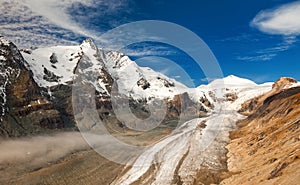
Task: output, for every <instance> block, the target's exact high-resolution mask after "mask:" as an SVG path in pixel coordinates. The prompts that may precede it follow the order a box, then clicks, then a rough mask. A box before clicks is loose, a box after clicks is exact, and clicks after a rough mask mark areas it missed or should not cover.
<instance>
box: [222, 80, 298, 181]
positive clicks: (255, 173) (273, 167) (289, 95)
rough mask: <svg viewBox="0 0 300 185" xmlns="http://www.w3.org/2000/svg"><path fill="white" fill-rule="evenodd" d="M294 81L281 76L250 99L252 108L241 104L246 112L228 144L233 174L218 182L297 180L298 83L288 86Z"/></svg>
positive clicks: (229, 163) (229, 162) (230, 168)
mask: <svg viewBox="0 0 300 185" xmlns="http://www.w3.org/2000/svg"><path fill="white" fill-rule="evenodd" d="M293 82H295V81H293V80H292V81H291V80H290V79H288V78H281V79H280V80H278V81H277V82H276V83H275V84H274V85H273V89H272V91H271V92H269V93H267V94H266V95H263V96H261V97H258V98H255V99H253V100H251V101H252V106H248V108H249V109H251V110H249V109H248V110H247V109H246V107H245V105H244V108H243V110H242V111H241V112H246V114H247V115H249V116H248V117H247V118H246V119H245V120H242V121H240V122H238V123H237V125H238V126H239V129H237V130H235V131H232V132H231V133H230V138H231V142H230V144H229V145H228V146H227V148H228V150H229V153H228V157H229V159H228V168H229V171H230V172H231V173H232V174H234V175H232V176H231V177H230V178H228V179H226V180H224V181H223V182H222V183H221V184H266V185H267V184H270V185H271V184H272V185H273V184H285V185H296V184H299V182H300V160H299V158H300V106H299V105H300V87H293V88H290V89H287V87H288V86H290V83H293ZM251 101H249V102H251ZM249 102H248V105H249Z"/></svg>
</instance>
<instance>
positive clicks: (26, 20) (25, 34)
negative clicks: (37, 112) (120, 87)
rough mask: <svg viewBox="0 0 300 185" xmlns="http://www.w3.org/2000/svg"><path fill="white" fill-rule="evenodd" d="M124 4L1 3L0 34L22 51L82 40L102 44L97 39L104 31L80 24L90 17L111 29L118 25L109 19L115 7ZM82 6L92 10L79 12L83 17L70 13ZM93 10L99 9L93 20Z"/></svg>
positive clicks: (86, 0)
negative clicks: (36, 46) (31, 47)
mask: <svg viewBox="0 0 300 185" xmlns="http://www.w3.org/2000/svg"><path fill="white" fill-rule="evenodd" d="M126 3H127V1H126V0H122V1H117V0H111V1H104V0H103V1H102V0H101V1H96V0H62V1H61V0H44V1H40V0H0V15H1V16H0V25H1V26H0V35H2V36H5V37H7V38H8V39H10V40H12V41H13V42H15V43H16V44H17V45H18V46H19V47H21V48H24V47H29V46H32V45H38V46H49V45H50V46H51V45H64V44H66V45H71V44H77V43H78V41H79V40H82V39H83V38H84V37H90V38H92V39H93V40H95V41H99V42H100V41H103V40H101V37H100V35H101V34H102V33H103V32H101V30H100V29H97V30H93V29H91V28H88V27H85V26H86V25H85V24H83V23H84V22H89V21H86V20H89V19H90V20H93V18H94V19H99V20H101V18H103V19H104V18H105V20H106V21H107V22H109V23H108V24H112V26H114V24H117V23H116V22H115V21H110V20H109V19H108V18H109V17H110V16H111V15H114V14H118V13H119V12H120V10H119V8H118V7H120V6H121V5H122V4H126ZM94 6H98V7H94ZM83 7H85V8H86V9H85V10H89V8H91V10H90V12H81V14H82V16H79V14H76V15H75V14H72V12H74V11H76V9H78V10H80V9H83ZM92 8H99V9H101V11H97V17H96V18H95V17H91V16H96V15H95V14H94V13H93V12H95V10H93V9H92ZM71 10H72V11H71ZM76 13H79V12H78V11H77V12H76ZM83 17H84V18H85V20H83V19H82V18H83ZM107 17H108V18H107ZM90 22H92V21H90ZM103 31H105V30H103Z"/></svg>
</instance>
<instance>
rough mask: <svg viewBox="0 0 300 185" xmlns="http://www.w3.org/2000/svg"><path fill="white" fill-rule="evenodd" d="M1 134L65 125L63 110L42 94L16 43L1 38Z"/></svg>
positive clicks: (29, 131)
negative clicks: (62, 115)
mask: <svg viewBox="0 0 300 185" xmlns="http://www.w3.org/2000/svg"><path fill="white" fill-rule="evenodd" d="M0 56H1V59H0V62H1V67H0V70H1V72H0V76H1V79H0V85H1V124H0V135H2V136H6V137H9V136H21V135H27V134H32V133H39V132H41V131H42V130H45V129H56V128H63V127H64V123H63V121H62V119H61V115H60V113H59V112H58V111H57V110H56V109H55V108H54V107H53V103H52V102H50V101H48V100H47V99H46V98H45V97H44V96H43V95H41V89H40V88H39V86H38V85H37V84H36V83H35V81H34V80H33V78H32V73H31V72H30V71H28V70H27V69H26V67H25V65H26V62H25V61H24V59H23V57H22V55H21V54H20V52H19V50H18V49H17V47H16V46H15V45H14V44H13V43H11V42H9V41H7V40H6V39H4V38H0Z"/></svg>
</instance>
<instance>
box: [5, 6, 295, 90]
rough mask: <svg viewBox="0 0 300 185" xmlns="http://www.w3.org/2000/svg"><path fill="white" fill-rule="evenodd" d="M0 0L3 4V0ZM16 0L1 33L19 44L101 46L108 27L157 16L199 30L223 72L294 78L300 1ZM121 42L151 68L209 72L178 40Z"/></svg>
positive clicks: (258, 78)
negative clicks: (169, 42)
mask: <svg viewBox="0 0 300 185" xmlns="http://www.w3.org/2000/svg"><path fill="white" fill-rule="evenodd" d="M0 2H1V3H2V5H3V3H5V2H6V1H5V0H0ZM16 2H18V4H19V6H16V5H15V4H16V3H14V6H12V5H10V4H9V3H7V2H6V4H4V5H5V6H2V8H4V7H5V9H8V11H1V12H2V13H1V14H2V15H1V18H0V34H1V35H4V36H7V37H9V38H10V39H11V40H13V41H15V42H16V43H17V44H19V45H21V46H22V47H27V46H30V45H37V44H39V45H54V44H76V43H78V42H80V41H81V40H82V39H83V38H85V37H91V38H93V39H94V40H95V42H96V43H98V44H99V45H100V47H101V34H102V33H105V32H106V31H108V30H110V29H112V28H115V27H117V26H119V25H122V24H125V23H130V22H132V21H140V20H163V21H169V22H172V23H176V24H178V25H181V26H183V27H185V28H187V29H189V30H191V31H192V32H194V33H196V34H197V35H198V36H199V37H200V38H202V39H203V41H205V42H206V44H207V45H208V46H209V47H210V49H211V50H212V52H213V53H214V55H215V57H216V58H217V61H218V62H219V65H220V67H221V69H222V72H223V74H224V76H227V75H231V74H233V75H236V76H240V77H245V78H249V79H251V80H253V81H255V82H257V83H262V82H267V81H275V80H276V79H278V78H279V77H281V76H291V77H294V78H296V79H299V80H300V73H299V71H300V65H299V59H300V52H299V51H300V42H299V41H298V40H299V36H298V35H300V23H299V17H300V1H286V0H265V1H261V0H243V1H239V0H226V1H225V0H223V1H222V0H210V1H208V0H201V1H199V0H198V1H196V0H186V1H180V0H174V1H167V0H164V1H162V0H158V1H147V0H135V1H133V0H121V1H118V0H112V1H93V0H84V1H79V0H74V1H73V0H67V1H64V2H60V1H57V2H56V1H49V3H48V4H47V3H39V1H37V0H31V1H30V0H25V1H16ZM53 2H54V3H56V4H54V3H53ZM51 3H52V4H51ZM18 7H19V8H18ZM22 7H23V9H22ZM24 7H26V8H25V9H24ZM0 9H1V8H0ZM9 9H11V10H9ZM20 10H22V11H20ZM24 10H25V11H24ZM12 12H15V13H12ZM16 12H17V13H16ZM57 15H59V16H57ZM297 16H298V17H297ZM10 25H11V26H10ZM16 25H17V26H16ZM12 31H13V32H12ZM20 33H22V35H23V37H24V36H26V38H23V37H22V36H21V35H20ZM183 37H184V36H183ZM29 38H31V39H29ZM112 42H116V41H112ZM127 49H128V53H127V54H128V55H129V56H130V57H131V58H132V59H136V60H137V62H138V64H139V65H142V66H150V67H152V68H155V69H156V70H159V71H161V72H163V73H165V74H167V75H169V76H171V77H174V78H176V79H177V80H179V81H182V82H184V83H186V84H188V85H189V86H193V84H192V83H194V85H195V86H197V85H199V84H201V83H207V80H206V79H208V80H211V79H212V78H213V77H206V76H205V75H204V74H203V72H202V71H201V69H200V68H199V67H197V65H196V63H195V62H194V61H193V60H192V59H191V57H189V56H188V55H187V54H186V53H183V52H182V51H181V50H179V49H178V48H174V47H172V46H168V45H165V44H160V43H151V42H148V43H137V44H135V45H131V46H129V47H127ZM133 51H140V53H137V52H133ZM145 56H158V57H162V58H165V59H167V60H162V62H160V63H158V62H155V61H153V62H151V61H149V60H138V59H140V58H142V57H145ZM168 61H173V62H175V63H176V64H177V65H178V66H179V67H181V68H182V69H183V70H184V71H185V72H186V73H187V74H188V75H189V76H190V78H191V79H192V82H191V81H188V79H187V78H185V77H184V75H182V74H183V73H180V72H179V71H178V70H172V69H168V67H169V66H171V65H167V64H166V63H168ZM163 62H166V63H163ZM170 64H171V63H170Z"/></svg>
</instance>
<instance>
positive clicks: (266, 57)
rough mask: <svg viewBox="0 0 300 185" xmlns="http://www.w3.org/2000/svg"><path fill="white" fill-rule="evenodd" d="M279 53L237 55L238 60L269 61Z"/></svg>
mask: <svg viewBox="0 0 300 185" xmlns="http://www.w3.org/2000/svg"><path fill="white" fill-rule="evenodd" d="M276 55H277V54H275V53H269V54H261V55H253V56H237V57H236V59H237V60H244V61H251V62H252V61H268V60H271V59H272V58H274V57H275V56H276Z"/></svg>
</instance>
